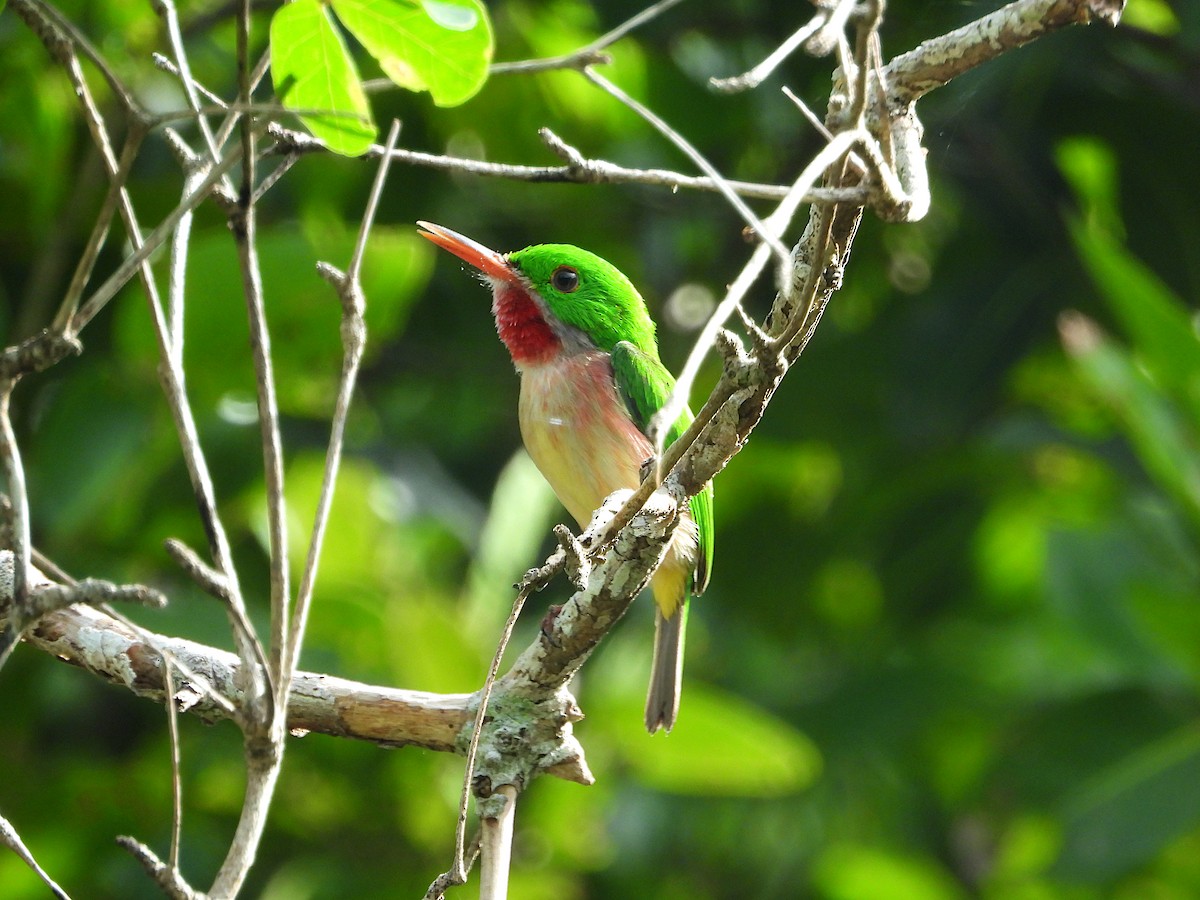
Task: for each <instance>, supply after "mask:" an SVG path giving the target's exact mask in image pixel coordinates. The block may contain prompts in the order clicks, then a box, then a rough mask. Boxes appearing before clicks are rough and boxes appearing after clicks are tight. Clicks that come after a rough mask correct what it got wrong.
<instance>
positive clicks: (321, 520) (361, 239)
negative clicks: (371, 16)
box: [279, 119, 400, 697]
mask: <svg viewBox="0 0 1200 900" xmlns="http://www.w3.org/2000/svg"><path fill="white" fill-rule="evenodd" d="M399 138H400V121H399V120H398V119H394V120H393V121H392V126H391V129H390V131H389V132H388V142H387V149H388V151H389V152H388V153H385V154H384V155H383V156H382V157H381V158H380V162H379V169H378V171H377V172H376V173H375V182H374V184H373V185H372V186H371V195H370V197H369V198H368V199H367V208H366V210H365V211H364V213H363V218H362V223H361V224H360V225H359V229H358V239H357V240H356V241H355V245H354V251H353V253H352V254H351V256H350V265H349V266H348V267H347V269H346V272H345V273H342V272H339V271H337V270H336V269H335V268H334V267H333V266H331V265H328V264H318V267H317V271H318V272H319V273H320V274H321V275H322V277H324V278H325V279H326V280H327V281H329V282H330V284H332V285H333V286H334V288H335V290H336V291H337V293H338V299H339V300H340V301H341V305H342V323H341V335H342V375H341V379H340V382H339V384H338V395H337V401H336V403H335V405H334V411H333V421H332V423H331V426H330V435H329V445H328V449H327V450H326V453H325V472H324V474H323V476H322V479H321V495H320V498H319V499H318V501H317V510H316V513H315V514H314V515H313V527H312V534H311V536H310V537H309V541H308V556H307V557H306V559H305V561H304V571H303V573H302V574H301V576H300V586H299V588H298V589H297V591H296V605H295V608H294V609H293V610H292V622H291V629H290V634H289V635H288V645H287V647H286V648H285V649H284V655H283V668H282V674H281V676H280V679H279V680H280V687H279V690H280V693H281V697H282V696H283V695H286V694H287V691H288V682H289V680H290V679H291V677H292V673H293V672H294V671H295V668H296V665H297V662H298V661H299V659H300V648H301V646H302V645H303V643H304V634H305V631H306V629H307V627H308V612H309V609H310V608H311V606H312V596H313V589H314V587H315V586H316V581H317V569H318V566H319V565H320V560H321V548H322V546H323V545H324V540H325V529H326V526H327V525H328V524H329V511H330V508H331V507H332V505H333V492H334V488H335V487H336V485H337V476H338V472H339V470H340V467H341V459H342V445H343V442H344V440H345V433H346V419H347V417H348V416H349V414H350V401H351V398H353V396H354V387H355V384H356V382H357V380H358V368H359V365H360V364H361V362H362V355H363V351H364V349H365V347H366V344H367V323H366V321H365V319H364V318H363V315H364V313H365V312H366V305H367V303H366V297H365V295H364V294H363V289H362V282H361V281H360V279H359V275H360V273H361V271H362V261H363V255H364V254H365V253H366V249H367V238H368V237H369V236H370V233H371V227H372V225H373V224H374V222H375V212H376V210H377V209H378V208H379V198H380V197H381V196H382V195H383V186H384V185H385V184H386V183H387V174H388V168H389V167H390V165H391V161H392V157H391V153H390V151H391V150H392V149H393V148H395V146H396V141H397V140H399Z"/></svg>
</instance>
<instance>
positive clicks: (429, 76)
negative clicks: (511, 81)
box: [332, 0, 492, 106]
mask: <svg viewBox="0 0 1200 900" xmlns="http://www.w3.org/2000/svg"><path fill="white" fill-rule="evenodd" d="M332 4H333V9H334V12H336V13H337V16H338V19H339V20H341V22H342V24H343V25H345V26H346V28H347V29H348V30H349V31H350V33H351V34H353V35H354V36H355V37H356V38H358V39H359V40H360V41H361V42H362V45H363V46H364V47H366V48H367V52H368V53H370V54H371V55H372V56H373V57H375V59H376V60H378V61H379V65H380V67H381V68H382V69H383V71H384V73H385V74H386V75H387V76H388V78H390V79H391V80H392V81H393V82H395V83H396V84H398V85H399V86H400V87H403V88H408V89H409V90H413V91H424V90H427V91H429V93H430V95H431V96H432V97H433V102H434V103H436V104H437V105H438V106H458V105H459V104H460V103H464V102H466V101H467V100H469V99H470V98H471V97H473V96H475V94H476V93H478V91H479V89H480V88H481V87H483V83H484V82H485V81H486V80H487V73H488V63H489V62H490V61H491V58H492V25H491V21H490V20H489V19H488V15H487V10H486V9H484V7H483V4H482V3H480V2H478V0H421V2H405V0H332Z"/></svg>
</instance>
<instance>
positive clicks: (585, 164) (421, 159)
mask: <svg viewBox="0 0 1200 900" xmlns="http://www.w3.org/2000/svg"><path fill="white" fill-rule="evenodd" d="M267 134H268V136H270V137H272V138H274V139H275V142H276V143H275V147H274V148H273V149H272V150H268V151H267V154H270V153H286V154H292V153H296V154H308V153H327V152H328V148H327V147H326V146H325V144H324V143H322V142H321V141H320V140H318V139H317V138H314V137H312V136H311V135H307V134H304V133H302V132H299V131H295V130H292V129H289V128H285V127H283V126H282V125H279V124H276V123H272V124H270V125H269V126H268V127H267ZM383 152H384V148H383V146H382V145H380V144H372V145H371V147H370V148H368V149H367V150H366V151H365V152H364V153H363V155H362V156H361V157H359V158H360V159H378V158H379V156H380V155H381V154H382V153H383ZM576 152H577V151H576ZM391 155H392V156H393V158H395V159H396V160H397V161H398V162H402V163H407V164H408V165H413V166H424V167H427V168H431V169H437V170H439V171H443V172H464V173H466V174H468V175H481V176H485V177H491V178H505V179H508V180H510V181H528V182H534V183H538V184H563V183H567V184H649V185H656V186H659V187H665V188H668V189H670V190H671V191H676V190H679V189H680V188H686V189H688V190H698V191H709V192H712V193H719V192H720V190H721V189H720V187H718V185H717V183H716V182H714V181H713V180H712V179H711V178H704V177H700V176H696V175H684V174H683V173H681V172H674V171H671V170H670V169H630V168H626V167H625V166H619V165H616V164H614V163H611V162H608V161H607V160H600V159H585V158H583V157H582V156H580V157H579V158H578V159H577V160H575V161H573V162H571V163H570V164H568V165H565V166H525V165H518V164H510V163H494V162H486V161H484V160H479V159H465V158H463V157H459V156H442V155H439V154H435V153H422V152H421V151H419V150H405V149H396V150H393V151H392V154H391ZM726 184H727V185H728V186H729V187H731V188H732V189H733V190H734V191H736V192H737V193H738V194H740V195H741V196H743V197H748V198H750V199H758V200H782V199H783V198H784V197H786V196H787V194H788V187H787V186H786V185H778V184H761V183H758V182H752V181H728V180H727V181H726ZM858 196H859V195H858V194H851V193H849V192H842V193H836V194H835V193H832V192H826V191H820V190H818V191H815V192H814V193H813V194H812V196H810V197H807V198H806V200H808V201H810V202H819V201H830V202H832V201H836V200H847V201H853V200H855V199H857V197H858Z"/></svg>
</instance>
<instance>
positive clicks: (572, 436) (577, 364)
mask: <svg viewBox="0 0 1200 900" xmlns="http://www.w3.org/2000/svg"><path fill="white" fill-rule="evenodd" d="M418 224H419V225H420V226H421V228H422V229H423V231H422V232H421V236H422V237H425V238H428V239H429V240H430V241H432V242H433V243H435V244H437V245H438V246H439V247H441V248H442V249H444V250H448V251H449V252H450V253H453V254H454V255H455V256H457V257H459V258H460V259H462V260H464V261H466V262H467V263H469V264H470V265H472V266H474V267H475V268H476V269H478V270H479V271H480V273H481V274H482V278H483V280H484V281H485V282H486V283H487V284H489V285H490V286H491V289H492V313H493V314H494V315H495V317H496V330H497V331H498V332H499V333H500V340H501V341H503V342H504V345H505V346H506V347H507V348H508V352H509V353H510V354H511V356H512V360H513V363H514V365H515V366H516V369H517V372H518V373H519V374H520V377H521V399H520V422H521V437H522V439H523V440H524V442H525V448H526V449H527V450H528V451H529V455H530V457H532V458H533V461H534V463H536V464H537V467H538V468H539V469H540V470H541V472H542V475H544V476H545V478H546V480H547V481H548V482H549V483H550V487H552V488H553V489H554V493H555V494H557V495H558V499H559V500H561V501H562V504H563V506H565V507H566V508H567V511H568V512H569V513H570V514H571V515H572V516H574V517H575V520H576V521H577V522H578V523H579V525H580V527H585V526H586V525H587V523H588V522H589V521H590V519H591V516H592V513H593V511H595V509H596V508H597V507H599V506H600V504H601V503H602V502H603V501H604V499H605V498H606V497H607V496H608V495H609V494H611V493H612V492H613V491H616V490H619V489H621V488H636V487H637V486H638V484H639V483H640V482H641V471H642V466H643V465H644V463H645V462H646V461H647V460H648V459H650V458H651V457H653V456H654V445H653V444H652V443H651V441H650V438H649V437H648V436H647V430H648V429H649V427H650V420H651V418H652V417H653V416H654V414H655V413H656V412H658V411H659V410H660V409H661V408H662V407H663V405H664V404H665V403H666V402H667V398H668V397H670V395H671V391H672V389H673V388H674V387H675V379H674V378H672V377H671V373H670V372H668V371H667V370H666V368H665V367H664V366H663V364H662V362H661V361H660V360H659V358H658V344H657V342H656V340H655V336H654V322H653V321H652V320H651V318H650V314H649V313H648V312H647V311H646V302H645V301H644V300H643V299H642V296H641V294H639V293H638V292H637V289H636V288H635V287H634V286H633V284H632V283H631V282H630V281H629V279H628V278H626V277H625V276H624V275H623V274H621V272H620V271H618V270H617V268H616V267H615V266H613V265H612V264H611V263H609V262H607V261H605V260H603V259H601V258H600V257H599V256H596V255H595V254H594V253H589V252H588V251H586V250H581V249H579V248H578V247H572V246H570V245H568V244H538V245H535V246H533V247H526V248H525V249H524V250H516V251H514V252H512V253H506V254H500V253H497V252H496V251H494V250H489V249H488V248H487V247H484V246H483V245H481V244H479V243H477V242H475V241H473V240H471V239H470V238H468V237H464V236H463V235H461V234H458V233H457V232H454V231H451V230H450V229H449V228H443V227H442V226H441V225H433V224H431V223H429V222H419V223H418ZM691 421H692V413H691V412H690V411H689V410H687V409H685V410H684V412H683V413H682V414H681V415H680V416H679V419H678V420H677V421H676V422H675V424H674V425H672V426H671V429H670V430H669V431H668V433H667V443H668V444H669V443H671V442H673V441H674V440H676V439H677V438H678V437H679V435H680V434H682V433H683V430H684V429H685V428H687V426H688V424H689V423H690V422H691ZM712 559H713V491H712V484H711V483H710V484H708V485H706V486H705V488H704V490H703V491H701V492H700V493H699V494H697V495H696V496H695V497H693V498H692V499H691V501H690V503H689V506H688V509H687V510H685V511H684V512H683V513H682V514H681V516H680V522H679V524H678V526H677V527H676V529H675V533H674V535H673V536H672V538H671V544H670V546H669V547H668V549H667V553H666V556H665V557H664V559H663V562H662V564H661V565H660V566H659V568H658V571H657V572H655V574H654V577H653V578H652V579H651V582H650V586H651V591H652V592H653V594H654V601H655V606H656V615H655V631H654V662H653V664H652V666H651V674H650V689H649V693H648V695H647V698H646V728H647V730H649V731H650V732H651V733H654V732H655V731H657V730H658V729H659V728H665V729H666V730H667V731H670V730H671V728H672V726H673V725H674V724H675V717H676V715H677V714H678V712H679V689H680V683H681V680H682V676H683V636H684V626H685V625H686V623H687V609H688V599H689V597H690V596H692V595H695V596H697V597H698V596H700V594H702V593H703V592H704V589H705V587H707V585H708V579H709V575H710V573H711V572H712Z"/></svg>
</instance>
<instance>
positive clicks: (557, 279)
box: [550, 266, 579, 294]
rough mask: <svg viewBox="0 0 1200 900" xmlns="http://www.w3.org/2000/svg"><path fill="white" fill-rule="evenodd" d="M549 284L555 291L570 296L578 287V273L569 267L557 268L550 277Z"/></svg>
mask: <svg viewBox="0 0 1200 900" xmlns="http://www.w3.org/2000/svg"><path fill="white" fill-rule="evenodd" d="M550 284H551V285H553V286H554V289H555V290H556V291H561V292H562V293H564V294H570V293H572V292H573V291H575V290H576V289H577V288H578V287H579V273H578V272H576V271H575V270H574V269H572V268H571V267H570V266H559V267H558V268H557V269H555V270H554V274H553V275H551V276H550Z"/></svg>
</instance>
